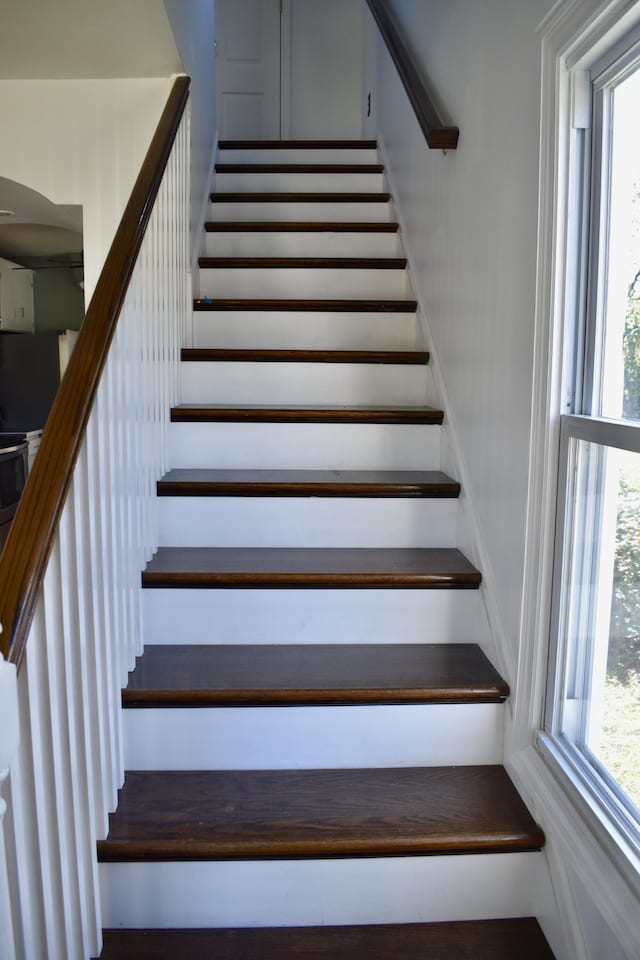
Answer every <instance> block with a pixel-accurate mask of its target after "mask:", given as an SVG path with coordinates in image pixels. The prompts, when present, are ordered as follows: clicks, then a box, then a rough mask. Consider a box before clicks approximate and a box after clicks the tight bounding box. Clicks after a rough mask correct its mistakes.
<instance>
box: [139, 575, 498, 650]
mask: <svg viewBox="0 0 640 960" xmlns="http://www.w3.org/2000/svg"><path fill="white" fill-rule="evenodd" d="M142 602H143V609H144V641H145V643H154V644H167V643H169V644H171V643H196V644H200V643H470V642H474V643H479V644H480V645H481V646H483V647H485V648H486V647H487V645H488V642H489V634H488V630H487V619H486V614H485V611H484V605H483V602H482V595H481V592H480V591H479V590H375V589H374V590H306V589H302V590H286V589H283V590H277V589H276V590H259V589H246V590H244V589H243V590H232V589H213V590H207V589H204V590H198V589H165V588H160V589H151V590H149V589H147V590H143V591H142Z"/></svg>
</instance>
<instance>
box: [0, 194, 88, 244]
mask: <svg viewBox="0 0 640 960" xmlns="http://www.w3.org/2000/svg"><path fill="white" fill-rule="evenodd" d="M7 214H9V215H7ZM82 246H83V244H82V208H81V207H77V206H68V205H58V204H55V203H52V202H51V201H50V200H47V198H46V197H44V196H43V195H42V194H41V193H37V192H36V191H35V190H31V189H30V188H29V187H25V186H23V185H22V184H20V183H15V181H13V180H8V179H7V178H6V177H0V257H4V258H5V259H7V260H18V261H21V260H22V259H24V258H25V257H50V256H59V255H61V254H67V253H79V252H80V251H81V250H82Z"/></svg>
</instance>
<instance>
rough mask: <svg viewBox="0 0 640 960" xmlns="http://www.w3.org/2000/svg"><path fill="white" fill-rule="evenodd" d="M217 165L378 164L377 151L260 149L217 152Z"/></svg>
mask: <svg viewBox="0 0 640 960" xmlns="http://www.w3.org/2000/svg"><path fill="white" fill-rule="evenodd" d="M217 162H218V163H379V162H380V161H379V158H378V151H377V150H375V149H373V150H367V149H350V148H348V147H331V148H325V149H322V150H320V149H317V148H315V149H314V148H304V147H292V148H289V149H284V150H283V149H281V148H275V149H274V148H270V147H261V148H259V149H255V150H254V149H246V148H245V149H235V148H234V149H232V150H220V151H218V159H217Z"/></svg>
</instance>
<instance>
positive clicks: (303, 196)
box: [210, 190, 391, 203]
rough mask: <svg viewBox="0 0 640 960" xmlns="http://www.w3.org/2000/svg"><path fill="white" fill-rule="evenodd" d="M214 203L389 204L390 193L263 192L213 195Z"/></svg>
mask: <svg viewBox="0 0 640 960" xmlns="http://www.w3.org/2000/svg"><path fill="white" fill-rule="evenodd" d="M210 199H211V202H212V203H388V202H389V200H390V199H391V194H390V193H360V192H358V193H276V192H270V191H262V192H261V193H249V192H248V191H247V192H245V191H242V192H240V193H233V192H231V191H226V190H224V191H221V192H217V193H212V194H211V197H210Z"/></svg>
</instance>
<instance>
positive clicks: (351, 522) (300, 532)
mask: <svg viewBox="0 0 640 960" xmlns="http://www.w3.org/2000/svg"><path fill="white" fill-rule="evenodd" d="M159 513H160V532H159V543H160V546H171V547H453V546H455V539H456V514H457V500H448V499H447V500H445V499H434V500H428V499H413V498H412V499H360V498H358V499H343V500H341V499H338V498H324V499H322V498H318V497H291V498H288V497H270V498H266V497H265V498H262V497H161V498H160V499H159Z"/></svg>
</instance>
